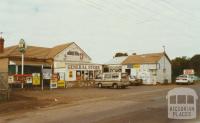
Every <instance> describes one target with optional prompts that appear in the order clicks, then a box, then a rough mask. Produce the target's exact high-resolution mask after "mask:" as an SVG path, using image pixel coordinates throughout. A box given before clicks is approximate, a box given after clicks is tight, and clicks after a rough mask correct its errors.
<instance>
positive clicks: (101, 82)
mask: <svg viewBox="0 0 200 123" xmlns="http://www.w3.org/2000/svg"><path fill="white" fill-rule="evenodd" d="M95 84H96V86H98V87H99V88H102V87H113V88H115V89H116V88H126V87H127V86H129V79H128V75H127V74H126V73H116V72H115V73H103V74H102V78H101V79H97V80H96V81H95Z"/></svg>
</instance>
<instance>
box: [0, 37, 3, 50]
mask: <svg viewBox="0 0 200 123" xmlns="http://www.w3.org/2000/svg"><path fill="white" fill-rule="evenodd" d="M3 51H4V39H3V38H2V37H1V36H0V53H3Z"/></svg>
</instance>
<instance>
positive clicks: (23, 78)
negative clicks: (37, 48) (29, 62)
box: [21, 52, 24, 88]
mask: <svg viewBox="0 0 200 123" xmlns="http://www.w3.org/2000/svg"><path fill="white" fill-rule="evenodd" d="M22 77H24V53H23V52H22ZM23 80H24V78H23ZM21 86H22V88H24V82H22V85H21Z"/></svg>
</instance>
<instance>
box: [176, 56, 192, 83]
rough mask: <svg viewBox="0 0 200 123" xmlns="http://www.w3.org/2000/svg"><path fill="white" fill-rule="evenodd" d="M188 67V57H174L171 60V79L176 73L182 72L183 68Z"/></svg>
mask: <svg viewBox="0 0 200 123" xmlns="http://www.w3.org/2000/svg"><path fill="white" fill-rule="evenodd" d="M190 68H191V67H190V58H187V57H186V56H183V57H176V58H175V59H173V60H172V79H173V80H175V78H176V77H177V76H178V75H181V74H183V70H184V69H190Z"/></svg>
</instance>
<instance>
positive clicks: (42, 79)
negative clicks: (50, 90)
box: [42, 65, 44, 91]
mask: <svg viewBox="0 0 200 123" xmlns="http://www.w3.org/2000/svg"><path fill="white" fill-rule="evenodd" d="M43 68H44V66H43V65H42V91H43V90H44V80H43Z"/></svg>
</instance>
